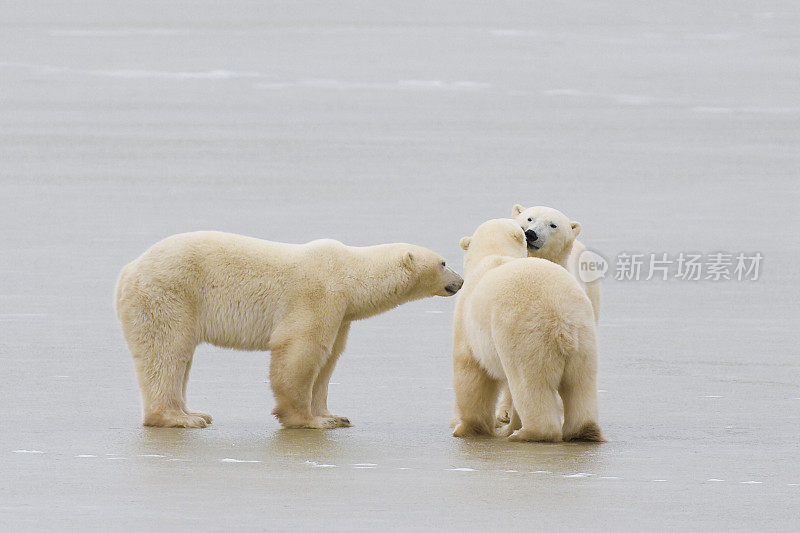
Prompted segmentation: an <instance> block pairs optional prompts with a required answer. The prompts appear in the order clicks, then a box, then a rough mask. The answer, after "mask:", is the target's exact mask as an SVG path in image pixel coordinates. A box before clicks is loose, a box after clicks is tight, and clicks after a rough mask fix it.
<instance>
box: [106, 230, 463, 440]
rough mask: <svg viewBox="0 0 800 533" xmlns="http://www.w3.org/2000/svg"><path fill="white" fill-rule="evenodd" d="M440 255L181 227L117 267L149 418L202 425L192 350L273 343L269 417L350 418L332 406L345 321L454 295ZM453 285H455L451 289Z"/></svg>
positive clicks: (313, 423) (299, 421) (319, 421)
mask: <svg viewBox="0 0 800 533" xmlns="http://www.w3.org/2000/svg"><path fill="white" fill-rule="evenodd" d="M462 283H463V280H462V279H461V277H460V276H459V275H458V274H456V273H455V272H453V271H452V270H450V269H449V268H447V267H445V266H444V262H443V260H442V258H441V256H439V255H438V254H435V253H434V252H432V251H430V250H428V249H426V248H423V247H420V246H414V245H411V244H384V245H379V246H369V247H363V248H357V247H351V246H345V245H344V244H342V243H340V242H337V241H333V240H319V241H313V242H309V243H307V244H284V243H278V242H270V241H264V240H261V239H255V238H251V237H244V236H241V235H233V234H229V233H220V232H211V231H202V232H195V233H183V234H179V235H174V236H172V237H168V238H166V239H164V240H162V241H161V242H158V243H156V244H155V245H153V246H152V247H151V248H150V249H148V250H147V251H146V252H144V254H142V255H141V256H140V257H139V258H138V259H136V260H134V261H133V262H132V263H130V264H128V265H127V266H125V267H124V268H123V269H122V272H121V273H120V276H119V281H118V282H117V289H116V301H115V304H116V310H117V316H118V317H119V320H120V322H121V323H122V329H123V332H124V334H125V339H126V340H127V342H128V346H129V348H130V351H131V353H132V355H133V359H134V363H135V366H136V373H137V376H138V380H139V387H140V388H141V392H142V402H143V417H144V425H146V426H168V427H205V426H206V425H207V424H209V423H210V422H211V416H209V415H208V414H205V413H201V412H197V411H192V410H190V409H188V408H187V407H186V385H187V380H188V378H189V369H190V368H191V364H192V356H193V354H194V350H195V347H196V346H197V345H198V344H200V343H203V342H207V343H210V344H214V345H216V346H223V347H228V348H236V349H240V350H271V352H272V357H271V362H270V382H271V386H272V391H273V393H274V395H275V400H276V406H275V410H274V411H273V413H274V414H275V415H276V416H277V417H278V419H279V421H280V422H281V424H282V425H283V426H284V427H287V428H290V427H291V428H332V427H337V426H349V425H350V422H349V420H348V419H347V418H345V417H341V416H336V415H332V414H331V413H330V411H328V405H327V396H328V381H329V380H330V377H331V373H332V372H333V369H334V367H335V365H336V361H337V359H338V357H339V355H340V354H341V353H342V350H344V347H345V343H346V341H347V333H348V330H349V328H350V323H351V322H352V321H354V320H359V319H362V318H367V317H369V316H373V315H376V314H378V313H382V312H384V311H387V310H389V309H392V308H393V307H395V306H398V305H400V304H402V303H405V302H408V301H411V300H416V299H419V298H424V297H428V296H434V295H440V296H449V295H450V294H452V292H451V291H457V290H458V289H459V288H460V287H461V284H462ZM448 289H449V290H448Z"/></svg>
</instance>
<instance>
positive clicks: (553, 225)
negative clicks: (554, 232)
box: [550, 223, 558, 229]
mask: <svg viewBox="0 0 800 533" xmlns="http://www.w3.org/2000/svg"><path fill="white" fill-rule="evenodd" d="M550 227H551V228H553V229H556V228H557V227H558V226H556V225H555V224H552V223H551V224H550Z"/></svg>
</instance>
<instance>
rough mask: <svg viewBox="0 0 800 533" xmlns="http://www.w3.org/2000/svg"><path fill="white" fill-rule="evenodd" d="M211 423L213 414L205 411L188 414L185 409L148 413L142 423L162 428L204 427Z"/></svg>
mask: <svg viewBox="0 0 800 533" xmlns="http://www.w3.org/2000/svg"><path fill="white" fill-rule="evenodd" d="M201 415H205V416H201ZM206 417H208V420H207V419H206ZM210 423H211V416H209V415H207V414H205V413H201V414H187V413H184V412H183V411H179V412H178V411H166V412H155V413H147V414H146V415H145V417H144V422H143V424H142V425H144V426H149V427H160V428H204V427H206V426H208V424H210Z"/></svg>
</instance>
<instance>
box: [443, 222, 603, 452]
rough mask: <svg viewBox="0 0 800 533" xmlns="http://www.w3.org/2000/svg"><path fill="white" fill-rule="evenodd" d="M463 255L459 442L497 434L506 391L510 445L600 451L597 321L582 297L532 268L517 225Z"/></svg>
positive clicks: (487, 236) (474, 240) (554, 275)
mask: <svg viewBox="0 0 800 533" xmlns="http://www.w3.org/2000/svg"><path fill="white" fill-rule="evenodd" d="M461 246H462V248H464V249H465V250H466V254H465V256H464V276H465V278H466V279H465V282H464V288H463V289H462V290H461V294H460V296H459V298H458V302H457V303H456V310H455V317H454V324H453V336H454V343H453V366H454V390H455V394H456V417H457V420H456V422H457V423H456V428H455V430H454V432H453V435H454V436H456V437H466V436H471V435H480V434H488V435H491V434H494V432H495V417H494V409H495V404H496V403H497V392H498V389H499V387H500V386H501V385H504V384H508V386H509V388H510V391H511V396H512V398H513V405H514V408H513V410H512V416H511V421H510V423H509V424H508V425H507V426H506V427H504V428H502V429H501V430H500V434H501V435H503V436H508V438H509V440H512V441H546V442H556V441H560V440H562V439H563V440H573V439H583V440H593V441H602V440H603V437H602V433H601V431H600V427H599V425H598V423H597V386H596V373H597V349H596V343H595V325H594V316H593V313H592V307H591V303H590V302H589V299H588V298H587V297H586V294H585V293H584V292H583V290H582V289H581V287H580V286H579V285H578V284H577V282H576V281H575V279H574V278H573V277H572V276H571V275H570V274H569V273H568V272H567V271H566V270H565V269H563V268H561V267H560V266H558V265H556V264H554V263H552V262H550V261H547V260H545V259H540V258H528V257H527V250H526V242H525V236H524V234H523V232H522V229H521V227H520V225H519V224H518V223H516V222H515V221H513V220H511V219H496V220H490V221H488V222H485V223H483V224H481V226H479V227H478V229H477V230H476V231H475V234H474V235H472V237H465V238H464V239H462V240H461ZM559 397H560V398H561V399H562V401H563V406H564V421H563V425H562V423H561V407H560V406H559V403H558V398H559Z"/></svg>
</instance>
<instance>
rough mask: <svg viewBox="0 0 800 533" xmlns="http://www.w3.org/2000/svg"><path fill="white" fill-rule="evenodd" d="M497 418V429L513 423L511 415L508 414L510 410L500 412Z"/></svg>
mask: <svg viewBox="0 0 800 533" xmlns="http://www.w3.org/2000/svg"><path fill="white" fill-rule="evenodd" d="M495 416H496V417H497V421H496V424H497V427H500V426H504V425H506V424H508V423H509V422H511V415H510V413H509V412H508V409H501V410H498V411H497V413H496V414H495Z"/></svg>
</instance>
